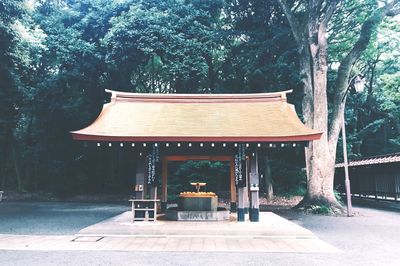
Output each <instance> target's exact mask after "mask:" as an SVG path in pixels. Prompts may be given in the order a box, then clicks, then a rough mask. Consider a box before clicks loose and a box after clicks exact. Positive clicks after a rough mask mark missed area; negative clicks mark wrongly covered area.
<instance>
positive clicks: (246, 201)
mask: <svg viewBox="0 0 400 266" xmlns="http://www.w3.org/2000/svg"><path fill="white" fill-rule="evenodd" d="M249 169H250V168H249V160H247V159H246V187H245V190H244V192H243V196H244V212H245V213H246V214H248V213H249V207H250V202H249V173H250V172H249V171H250V170H249Z"/></svg>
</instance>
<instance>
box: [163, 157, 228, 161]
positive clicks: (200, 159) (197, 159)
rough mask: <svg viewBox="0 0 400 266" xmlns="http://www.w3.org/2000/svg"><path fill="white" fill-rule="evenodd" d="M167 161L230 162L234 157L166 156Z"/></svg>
mask: <svg viewBox="0 0 400 266" xmlns="http://www.w3.org/2000/svg"><path fill="white" fill-rule="evenodd" d="M165 158H166V160H167V161H223V162H224V161H228V162H230V161H231V160H232V156H228V155H170V156H165Z"/></svg>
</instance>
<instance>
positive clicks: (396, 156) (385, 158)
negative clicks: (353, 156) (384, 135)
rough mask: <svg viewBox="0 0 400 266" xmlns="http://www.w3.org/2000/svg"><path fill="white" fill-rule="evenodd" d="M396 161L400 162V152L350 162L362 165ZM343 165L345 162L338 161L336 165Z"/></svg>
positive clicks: (350, 163)
mask: <svg viewBox="0 0 400 266" xmlns="http://www.w3.org/2000/svg"><path fill="white" fill-rule="evenodd" d="M396 162H400V152H399V153H393V154H385V155H377V156H372V157H367V158H362V159H358V160H353V161H350V162H349V166H362V165H372V164H385V163H396ZM343 166H344V163H338V164H336V165H335V167H336V168H341V167H343Z"/></svg>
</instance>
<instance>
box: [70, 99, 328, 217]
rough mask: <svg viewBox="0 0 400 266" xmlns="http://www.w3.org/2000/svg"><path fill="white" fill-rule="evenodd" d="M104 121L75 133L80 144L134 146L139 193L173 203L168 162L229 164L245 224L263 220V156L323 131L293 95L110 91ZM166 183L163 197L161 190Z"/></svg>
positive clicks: (235, 201) (232, 198)
mask: <svg viewBox="0 0 400 266" xmlns="http://www.w3.org/2000/svg"><path fill="white" fill-rule="evenodd" d="M109 92H110V93H111V94H112V96H111V102H109V103H106V104H105V105H104V107H103V110H102V112H101V113H100V115H99V116H98V118H97V119H96V120H95V121H94V122H93V123H92V124H91V125H89V126H88V127H86V128H84V129H81V130H78V131H74V132H72V136H73V138H74V139H76V140H83V141H93V142H95V143H96V145H98V146H101V145H107V146H111V145H119V146H129V147H132V149H135V150H136V151H137V153H136V154H137V156H136V158H132V161H133V162H136V163H137V173H136V184H135V185H136V186H135V187H136V190H137V191H136V196H137V197H139V198H140V197H143V196H144V195H147V194H150V195H151V196H152V197H158V196H160V197H161V206H162V209H165V208H166V206H167V193H168V162H170V161H187V160H210V161H227V162H230V175H231V179H230V180H231V184H230V188H231V189H230V201H231V210H234V209H236V206H237V212H238V221H243V220H244V217H245V213H246V211H247V210H248V208H249V213H250V220H251V221H258V216H259V215H258V213H259V200H258V197H259V174H258V162H257V154H258V152H259V151H260V150H262V149H271V148H273V147H276V146H278V145H279V147H283V146H291V147H292V146H296V145H307V143H308V142H309V141H312V140H317V139H319V138H320V137H321V134H322V133H321V132H318V131H315V130H312V129H310V128H307V127H306V126H305V125H304V124H303V123H302V122H301V121H300V119H299V118H298V116H297V114H296V112H295V110H294V106H293V105H291V104H289V103H287V98H286V94H287V93H289V92H291V91H283V92H276V93H260V94H138V93H126V92H116V91H109ZM160 183H161V186H162V189H161V193H160V194H161V195H157V194H158V193H157V190H156V185H157V184H160ZM211 189H212V188H211Z"/></svg>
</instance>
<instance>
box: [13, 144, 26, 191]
mask: <svg viewBox="0 0 400 266" xmlns="http://www.w3.org/2000/svg"><path fill="white" fill-rule="evenodd" d="M11 149H12V156H13V163H14V169H15V177H16V178H17V189H18V191H22V190H23V189H24V186H23V183H22V181H23V177H22V170H21V163H20V158H19V154H18V152H17V147H16V144H15V143H14V144H12V145H11Z"/></svg>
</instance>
